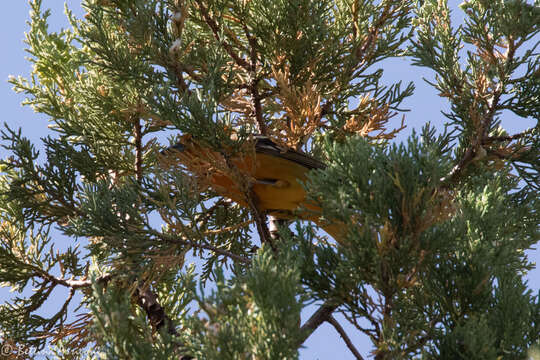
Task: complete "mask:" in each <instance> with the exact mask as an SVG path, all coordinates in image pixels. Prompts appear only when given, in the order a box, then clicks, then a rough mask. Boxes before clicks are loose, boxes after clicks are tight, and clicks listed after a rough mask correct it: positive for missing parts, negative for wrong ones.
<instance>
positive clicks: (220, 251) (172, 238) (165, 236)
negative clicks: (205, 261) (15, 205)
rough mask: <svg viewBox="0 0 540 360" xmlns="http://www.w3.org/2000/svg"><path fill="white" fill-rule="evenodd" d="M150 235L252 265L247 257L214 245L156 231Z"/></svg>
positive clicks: (152, 231)
mask: <svg viewBox="0 0 540 360" xmlns="http://www.w3.org/2000/svg"><path fill="white" fill-rule="evenodd" d="M150 233H151V234H152V235H154V236H155V237H157V238H159V239H161V240H163V241H167V242H172V243H177V244H183V245H188V246H192V247H194V248H199V249H204V250H209V251H213V252H215V253H216V254H219V255H223V256H227V257H229V258H231V259H233V260H236V261H240V262H242V263H244V264H250V263H251V260H250V259H248V258H245V257H243V256H240V255H236V254H234V253H232V252H230V251H227V250H223V249H220V248H218V247H215V246H212V245H209V244H199V243H196V242H194V241H191V240H187V239H180V238H178V237H176V236H172V235H168V234H163V233H160V232H158V231H155V230H151V231H150Z"/></svg>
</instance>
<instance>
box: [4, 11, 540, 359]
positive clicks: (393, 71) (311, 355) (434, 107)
mask: <svg viewBox="0 0 540 360" xmlns="http://www.w3.org/2000/svg"><path fill="white" fill-rule="evenodd" d="M67 3H68V6H69V7H70V8H71V9H73V10H74V11H75V14H76V15H78V16H81V15H82V14H83V13H82V10H81V8H80V2H79V1H73V0H70V1H68V2H67ZM451 3H454V4H457V3H458V2H454V1H451ZM44 7H45V8H51V9H52V16H51V18H50V23H51V30H54V31H56V30H59V29H60V27H65V26H67V22H66V19H65V15H64V14H63V2H61V1H58V0H48V1H47V0H45V1H44ZM454 9H455V12H454V15H455V18H456V20H457V21H458V22H460V21H461V19H460V18H461V17H462V13H461V11H460V10H459V9H456V7H455V6H454ZM0 10H2V11H1V12H0V33H1V34H2V37H1V38H0V43H1V48H2V49H4V50H3V51H2V53H3V54H4V55H3V56H2V57H1V58H0V62H1V64H2V66H1V67H0V80H1V81H0V94H1V99H2V107H3V113H2V117H1V118H0V122H1V123H3V122H7V123H8V124H9V125H10V126H12V127H15V128H17V127H21V128H22V131H23V134H24V135H25V136H26V137H28V138H30V139H31V140H32V141H33V142H34V143H35V144H36V145H39V138H40V137H43V136H44V135H46V134H47V133H48V129H47V119H46V117H44V116H43V115H40V114H36V113H34V112H33V110H32V109H31V108H29V107H22V106H21V105H20V103H21V101H22V100H23V99H24V96H23V95H22V94H15V93H14V92H13V91H12V90H11V85H10V84H8V83H7V78H8V76H9V75H27V74H28V73H29V71H30V66H31V65H30V63H29V62H28V61H26V60H25V56H26V55H27V54H26V53H25V51H24V44H23V38H24V32H25V31H27V29H28V25H27V24H26V21H28V19H29V6H28V4H27V2H26V1H22V0H16V1H13V0H12V1H5V2H3V4H2V6H1V7H0ZM384 70H385V75H384V79H385V81H387V82H388V83H391V82H393V81H396V80H402V81H403V82H404V83H407V82H409V81H413V82H414V83H415V85H416V91H415V94H414V95H413V96H412V97H411V98H409V99H408V100H407V101H406V102H405V103H404V107H405V108H409V109H411V111H410V112H408V113H406V114H405V115H406V120H405V122H406V124H407V129H406V130H405V131H403V132H402V134H401V135H400V139H403V138H404V137H405V136H407V135H408V134H410V131H411V129H413V128H416V129H420V128H421V126H422V125H424V124H425V123H426V122H428V121H430V122H431V123H432V124H434V125H436V126H440V125H442V124H443V122H444V117H443V115H442V114H441V110H447V109H448V104H447V102H446V101H445V100H444V99H442V98H440V97H438V96H437V95H436V91H435V90H434V89H433V88H431V86H429V85H428V84H426V83H425V82H424V81H423V80H422V78H424V77H425V78H427V79H433V74H432V73H431V72H430V71H429V70H427V69H423V68H418V67H412V66H411V65H410V61H409V60H407V59H394V60H390V61H386V62H385V63H384ZM517 120H519V119H518V118H517V117H516V116H515V115H512V114H503V126H505V127H506V128H507V130H508V131H509V133H515V132H517V131H519V130H522V129H523V128H527V127H529V126H532V125H533V122H532V121H523V120H519V121H517ZM399 121H400V120H399V119H398V118H397V117H396V118H395V124H394V125H395V126H396V127H397V126H399ZM38 148H39V146H38ZM7 155H8V154H7V152H6V151H5V150H4V149H0V158H5V157H6V156H7ZM529 255H530V258H531V259H532V260H533V261H535V262H537V263H538V262H540V251H539V250H533V251H530V252H529ZM527 278H528V280H529V285H530V287H531V288H532V289H535V290H538V289H540V271H539V269H538V268H536V269H535V270H533V271H531V272H530V273H529V274H528V276H527ZM8 295H9V293H8V291H7V289H1V288H0V303H1V302H3V301H5V299H7V296H8ZM58 298H60V299H62V297H58ZM61 301H62V300H61ZM54 305H55V303H54V301H53V302H52V303H51V302H48V303H47V304H46V306H48V307H50V309H45V311H47V310H48V311H53V310H52V309H53V308H54ZM305 315H306V316H309V313H307V312H306V314H305ZM337 318H338V320H339V316H338V317H337ZM342 323H343V324H344V325H345V322H342ZM345 328H346V329H348V328H349V326H345ZM351 330H352V329H351ZM355 334H357V331H350V332H349V335H350V336H351V338H352V340H353V342H354V343H355V344H357V347H358V349H359V350H360V352H361V353H362V354H363V355H367V354H369V352H370V350H371V348H370V343H369V341H368V340H367V339H366V338H365V337H363V336H354V335H355ZM0 342H1V339H0ZM305 346H306V349H304V350H302V351H301V358H302V359H321V360H323V359H344V360H347V359H353V356H352V355H351V354H350V353H349V351H348V350H347V348H346V347H345V346H344V343H343V342H342V340H341V339H340V338H339V336H338V335H337V333H336V332H335V330H334V329H333V328H332V327H331V326H329V325H328V324H325V325H322V326H321V327H320V328H319V329H318V330H317V331H316V332H315V334H313V335H312V336H311V338H310V339H309V340H308V341H307V342H306V343H305Z"/></svg>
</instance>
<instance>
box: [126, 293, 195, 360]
mask: <svg viewBox="0 0 540 360" xmlns="http://www.w3.org/2000/svg"><path fill="white" fill-rule="evenodd" d="M133 295H134V296H135V298H136V300H137V304H138V305H139V306H140V307H141V308H142V309H143V310H144V312H145V313H146V316H147V317H148V320H149V321H150V325H151V326H152V329H154V330H155V331H159V330H160V329H161V328H163V327H164V326H166V329H167V333H169V334H170V335H175V336H178V335H179V334H178V331H176V327H175V326H174V322H173V321H172V319H171V318H170V317H169V316H168V315H167V314H166V313H165V310H164V309H163V307H162V306H161V304H160V303H159V302H158V299H157V295H156V294H154V293H153V292H152V291H151V290H150V288H148V287H144V288H143V287H142V286H139V287H137V289H136V290H135V293H134V294H133ZM177 345H178V347H181V346H182V344H177ZM191 359H193V357H192V356H190V355H180V360H191Z"/></svg>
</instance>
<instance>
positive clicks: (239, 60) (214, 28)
mask: <svg viewBox="0 0 540 360" xmlns="http://www.w3.org/2000/svg"><path fill="white" fill-rule="evenodd" d="M195 4H196V6H197V7H198V8H199V10H200V12H201V15H202V16H203V18H204V21H205V22H206V24H207V25H208V26H209V27H210V29H211V30H212V33H213V34H214V38H215V39H216V40H217V41H218V42H219V43H220V44H221V45H222V46H223V48H224V49H225V51H226V52H227V54H229V56H230V57H232V58H233V60H234V62H235V63H236V64H237V65H238V66H241V67H243V68H244V69H245V70H247V71H249V70H250V64H249V63H248V62H247V61H246V60H244V59H242V58H241V57H240V56H238V54H236V52H235V51H234V49H233V48H232V46H231V45H230V44H228V43H227V42H225V40H223V39H221V38H220V36H219V27H218V24H217V23H216V21H215V20H214V19H212V18H211V17H210V14H209V13H208V9H207V8H206V7H205V6H204V4H203V3H202V2H201V1H196V2H195Z"/></svg>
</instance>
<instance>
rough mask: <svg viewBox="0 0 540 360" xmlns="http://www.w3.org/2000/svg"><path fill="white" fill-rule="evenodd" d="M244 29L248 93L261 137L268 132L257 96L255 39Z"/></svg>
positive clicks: (258, 96)
mask: <svg viewBox="0 0 540 360" xmlns="http://www.w3.org/2000/svg"><path fill="white" fill-rule="evenodd" d="M242 25H243V28H244V33H245V35H246V38H247V39H248V43H249V48H250V49H249V61H250V69H249V73H250V78H251V79H250V83H249V91H250V92H251V101H252V102H253V108H254V109H255V120H256V121H257V125H258V127H259V133H260V134H261V135H267V133H268V130H267V128H266V124H265V123H264V119H263V114H262V105H261V96H260V94H259V87H258V84H259V78H258V77H257V39H255V38H254V37H253V36H251V33H250V32H249V29H248V28H247V26H246V24H242Z"/></svg>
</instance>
